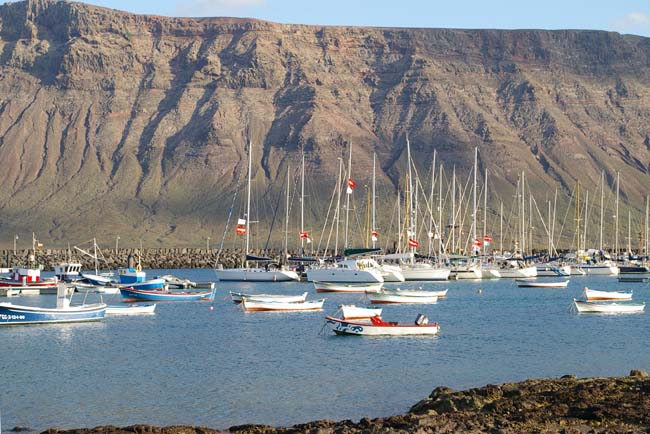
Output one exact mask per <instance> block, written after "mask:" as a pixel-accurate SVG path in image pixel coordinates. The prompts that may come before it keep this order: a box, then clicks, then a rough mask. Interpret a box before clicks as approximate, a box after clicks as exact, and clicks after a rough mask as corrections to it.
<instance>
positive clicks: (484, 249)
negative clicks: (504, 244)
mask: <svg viewBox="0 0 650 434" xmlns="http://www.w3.org/2000/svg"><path fill="white" fill-rule="evenodd" d="M487 182H488V181H487V169H485V180H484V181H483V255H487V246H486V245H485V236H486V235H488V232H487V194H488V188H487V187H488V183H487ZM493 249H494V247H493Z"/></svg>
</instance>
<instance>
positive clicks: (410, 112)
mask: <svg viewBox="0 0 650 434" xmlns="http://www.w3.org/2000/svg"><path fill="white" fill-rule="evenodd" d="M0 25H1V28H0V161H1V162H2V170H0V185H1V186H2V188H1V189H0V239H1V240H4V243H5V244H9V243H10V241H9V240H11V238H12V236H13V233H14V232H16V231H19V232H20V231H22V232H28V231H29V232H31V231H32V230H36V231H37V232H40V236H41V238H42V239H43V240H45V241H48V242H51V243H52V244H63V243H64V242H66V241H71V242H73V243H74V242H79V240H84V239H88V238H91V237H92V236H93V235H97V236H98V237H100V238H101V237H105V238H106V239H107V240H110V239H113V237H114V236H115V235H116V234H119V235H120V236H121V239H122V242H123V243H128V242H129V241H128V240H129V238H131V239H133V240H139V239H143V240H144V241H145V242H146V243H148V244H149V245H154V244H165V245H188V244H193V243H194V244H196V243H202V242H204V241H202V240H205V237H206V236H212V239H213V240H214V239H215V238H217V236H220V234H221V230H222V227H223V222H224V221H225V218H226V216H227V213H228V209H229V208H230V205H231V203H232V197H233V192H234V191H240V194H241V192H243V182H244V179H245V176H246V170H247V169H246V167H247V157H246V145H247V140H249V139H250V140H251V141H252V143H253V146H254V150H253V152H254V153H253V172H252V173H253V178H254V181H255V186H256V190H257V193H256V198H258V202H259V203H257V207H258V209H259V211H260V213H264V214H265V218H266V219H268V218H270V216H271V215H272V214H273V212H274V208H275V206H276V201H277V197H278V195H279V194H280V190H281V188H282V184H283V182H284V181H283V179H284V177H285V174H286V170H287V165H288V164H289V163H290V164H291V167H292V169H291V170H292V172H293V170H294V169H295V168H296V167H297V166H298V164H299V161H300V154H301V153H300V150H301V149H304V151H305V153H306V161H307V176H308V187H309V189H310V191H309V194H310V197H309V198H308V200H307V201H306V205H308V207H309V208H310V213H309V216H308V220H309V222H310V229H311V230H312V231H317V230H318V231H320V227H321V226H320V224H321V223H320V222H321V221H322V218H323V215H324V214H325V212H326V210H327V206H328V204H329V197H330V194H331V191H332V188H333V184H334V181H335V179H336V177H337V174H338V165H339V162H338V157H339V156H341V155H342V153H343V152H346V149H347V146H348V144H350V143H351V144H352V145H353V171H354V177H355V179H356V180H357V183H358V185H362V184H364V183H367V182H368V180H369V179H370V176H371V166H372V154H373V152H376V153H377V158H378V165H379V171H378V172H379V174H378V177H379V182H380V183H381V185H382V186H383V187H382V188H383V190H382V191H383V192H385V196H384V197H383V198H382V206H381V208H382V212H381V215H382V218H383V219H384V220H385V222H383V227H387V226H388V220H389V219H390V218H391V216H390V214H391V212H392V210H393V208H394V206H393V203H394V196H390V197H388V193H389V192H390V191H391V189H393V188H394V186H395V185H397V184H398V183H403V176H404V171H405V167H406V164H405V161H406V157H405V143H406V140H405V139H406V136H407V134H408V137H409V139H410V142H411V146H412V152H413V153H414V158H415V159H416V161H417V165H418V170H419V171H421V173H425V172H427V173H428V171H430V164H431V160H432V156H433V150H434V149H437V150H438V152H439V157H440V160H439V161H441V162H444V163H445V165H446V167H447V169H448V172H449V173H450V172H451V166H452V165H453V164H455V165H456V166H457V167H458V171H459V173H463V176H465V175H466V174H467V173H468V170H469V168H470V166H471V164H472V158H473V152H472V150H473V148H474V147H475V146H478V148H479V155H480V165H481V170H483V169H487V170H488V172H489V177H490V181H489V182H490V187H489V189H490V194H491V197H492V198H496V197H497V196H496V195H497V194H499V195H500V197H502V198H503V200H505V201H506V207H508V206H509V201H510V200H511V195H512V193H513V191H514V185H515V184H516V182H517V176H518V174H519V172H520V171H521V170H526V172H527V174H526V177H527V180H529V181H530V186H531V188H532V190H533V191H534V192H539V194H540V195H542V196H540V197H542V198H543V197H545V196H544V195H545V194H546V192H547V191H552V190H553V189H554V188H555V186H556V185H557V186H560V187H562V188H564V189H565V190H566V191H569V190H570V189H571V188H572V187H573V185H574V183H575V181H576V180H580V181H581V183H582V184H583V185H587V186H590V187H591V188H594V187H593V186H594V185H595V184H597V183H598V182H599V179H600V174H601V171H602V170H604V171H605V173H606V176H607V180H608V182H609V183H610V185H611V184H612V182H613V179H614V178H615V173H616V171H617V170H620V171H621V175H622V179H623V182H622V189H623V196H622V197H623V198H624V199H625V200H626V201H629V202H630V203H633V204H637V205H636V206H637V207H638V208H639V209H640V208H641V207H642V205H640V204H641V203H642V201H641V198H642V197H643V196H644V195H645V194H646V193H647V186H648V185H649V181H650V176H649V174H648V170H649V168H650V123H649V122H648V121H649V120H650V95H649V94H648V89H649V86H648V85H649V84H650V74H649V68H648V64H649V63H650V39H646V38H641V37H636V36H627V35H626V36H622V35H619V34H616V33H606V32H597V31H537V30H521V31H496V30H452V29H384V28H355V27H317V26H301V25H280V24H274V23H268V22H261V21H256V20H243V19H220V18H209V19H208V18H206V19H186V18H183V19H180V18H164V17H157V16H140V15H132V14H128V13H124V12H119V11H114V10H109V9H104V8H99V7H94V6H89V5H85V4H82V3H70V2H58V1H53V0H29V1H23V2H16V3H10V4H5V5H3V6H0ZM345 158H347V156H346V157H345ZM428 182H429V181H428V178H427V181H425V182H424V185H428ZM269 186H272V187H269ZM392 194H394V190H393V192H392ZM359 196H363V197H357V199H356V200H357V201H358V202H363V201H364V200H365V194H364V195H359ZM239 202H240V201H239V200H238V199H237V200H236V201H235V204H236V206H235V211H234V212H235V214H238V213H239V214H241V212H242V211H241V205H239ZM491 202H492V200H491ZM494 202H495V203H496V199H495V200H494ZM293 206H294V209H293V210H292V213H295V208H296V207H297V206H298V205H296V204H295V203H294V205H293ZM280 215H281V211H280ZM294 215H295V214H294ZM364 218H365V217H364ZM265 231H266V229H262V226H261V225H260V228H259V229H258V232H260V233H265ZM46 232H47V233H46ZM261 236H262V237H264V238H265V236H266V235H265V234H263V235H261ZM279 237H280V235H278V238H279Z"/></svg>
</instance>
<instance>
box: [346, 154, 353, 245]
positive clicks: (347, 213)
mask: <svg viewBox="0 0 650 434" xmlns="http://www.w3.org/2000/svg"><path fill="white" fill-rule="evenodd" d="M350 179H352V143H350V153H349V155H348V189H347V194H346V195H345V248H346V249H347V248H348V247H350V245H349V244H348V222H349V220H350V196H352V191H351V188H352V187H351V186H350V185H349V182H350V181H349V180H350Z"/></svg>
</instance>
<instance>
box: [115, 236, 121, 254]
mask: <svg viewBox="0 0 650 434" xmlns="http://www.w3.org/2000/svg"><path fill="white" fill-rule="evenodd" d="M119 246H120V236H119V235H118V236H117V237H115V253H117V249H118V248H119Z"/></svg>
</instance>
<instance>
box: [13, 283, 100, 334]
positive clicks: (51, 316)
mask: <svg viewBox="0 0 650 434" xmlns="http://www.w3.org/2000/svg"><path fill="white" fill-rule="evenodd" d="M105 314H106V304H104V303H95V304H82V305H79V306H71V305H70V299H69V298H67V297H66V287H65V284H61V283H60V284H59V285H58V290H57V298H56V307H55V308H45V307H38V306H22V305H17V304H13V303H0V325H18V324H50V323H70V322H82V321H99V320H101V319H103V318H104V315H105Z"/></svg>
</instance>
